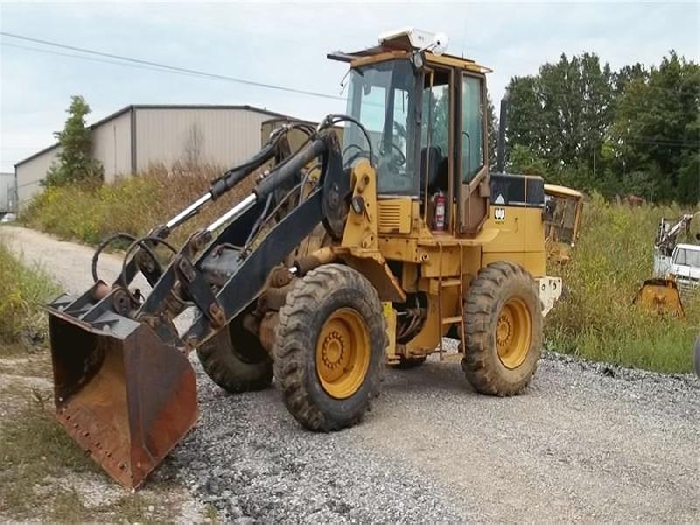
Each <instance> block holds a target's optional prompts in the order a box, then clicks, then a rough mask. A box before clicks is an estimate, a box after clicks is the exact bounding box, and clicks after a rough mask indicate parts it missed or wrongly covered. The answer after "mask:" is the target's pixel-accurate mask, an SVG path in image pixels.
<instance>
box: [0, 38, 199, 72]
mask: <svg viewBox="0 0 700 525" xmlns="http://www.w3.org/2000/svg"><path fill="white" fill-rule="evenodd" d="M0 46H2V47H14V48H17V49H24V50H26V51H35V52H37V53H45V54H47V55H55V56H62V57H67V58H75V59H78V60H89V61H91V62H101V63H103V64H113V65H115V66H123V67H133V68H138V69H146V70H148V71H160V72H162V73H170V71H167V70H163V69H161V68H156V67H152V66H145V65H141V64H131V63H128V62H118V61H116V60H108V59H106V58H98V57H86V56H82V55H76V54H75V53H62V52H61V51H54V50H51V49H41V48H38V47H29V46H23V45H21V44H10V43H9V42H0ZM172 73H176V74H182V75H187V76H191V77H196V78H201V77H200V76H199V75H191V74H187V73H178V72H175V71H172Z"/></svg>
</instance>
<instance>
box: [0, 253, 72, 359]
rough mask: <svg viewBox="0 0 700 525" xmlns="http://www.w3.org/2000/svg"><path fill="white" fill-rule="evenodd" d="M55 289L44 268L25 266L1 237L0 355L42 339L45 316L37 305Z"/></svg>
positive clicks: (50, 295) (52, 293)
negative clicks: (42, 269)
mask: <svg viewBox="0 0 700 525" xmlns="http://www.w3.org/2000/svg"><path fill="white" fill-rule="evenodd" d="M58 293H59V289H58V287H57V286H56V285H55V284H54V283H53V282H52V281H51V280H50V279H49V278H48V276H47V275H46V274H45V273H44V272H42V271H41V270H39V269H38V268H28V267H26V266H24V265H23V264H22V263H21V262H20V261H19V259H17V258H16V257H15V256H14V255H13V254H12V253H11V252H10V249H9V248H8V246H7V245H6V244H5V243H3V242H2V241H0V356H16V355H19V354H21V353H26V352H25V350H24V349H23V348H22V343H25V344H26V343H27V340H35V339H36V340H41V334H43V333H45V331H46V329H47V319H46V316H45V315H44V312H43V311H42V310H41V307H40V306H41V304H43V303H44V302H45V301H46V300H47V299H49V298H50V297H52V296H55V295H57V294H58ZM36 334H38V335H39V337H35V335H36Z"/></svg>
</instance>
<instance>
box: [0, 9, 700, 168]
mask: <svg viewBox="0 0 700 525" xmlns="http://www.w3.org/2000/svg"><path fill="white" fill-rule="evenodd" d="M406 26H412V27H415V28H417V29H421V30H425V31H431V32H444V33H446V34H447V36H448V38H449V44H448V50H447V52H448V53H450V54H454V55H458V56H465V57H468V58H472V59H475V60H476V61H477V62H479V63H480V64H483V65H486V66H488V67H490V68H491V69H492V70H493V72H492V73H490V74H489V75H488V77H487V81H488V88H489V93H490V96H491V100H492V101H493V102H494V103H495V104H497V103H498V101H499V100H500V98H501V97H502V95H503V89H504V87H505V85H507V83H508V82H509V80H510V79H511V78H512V77H513V76H524V75H530V74H536V73H537V71H538V68H539V66H540V65H542V64H543V63H546V62H554V61H557V60H558V58H559V56H560V55H561V53H566V54H567V56H571V55H574V54H580V53H583V52H586V51H588V52H593V53H596V54H597V55H598V56H599V57H600V59H601V61H602V62H608V63H609V64H610V66H611V67H612V68H613V69H617V68H619V67H621V66H623V65H625V64H632V63H637V62H640V63H642V64H645V65H647V66H651V65H654V64H658V63H659V62H660V61H661V59H662V57H664V56H667V55H668V54H669V51H670V50H672V49H675V50H676V51H677V52H678V53H679V54H680V55H683V56H685V57H686V58H687V59H692V60H694V61H696V62H700V2H698V1H684V2H675V3H674V2H660V1H657V2H651V3H643V2H610V1H605V2H604V1H589V2H582V3H577V2H539V3H535V2H510V3H502V2H471V3H467V2H422V3H418V2H401V3H388V2H371V3H359V2H340V1H334V2H330V1H329V2H264V1H258V2H233V1H229V2H194V1H189V2H133V1H122V2H114V3H110V2H43V3H38V2H28V1H25V2H5V1H1V2H0V31H2V32H6V33H12V34H14V35H20V36H23V37H29V38H38V39H42V40H46V41H50V42H55V43H59V44H64V45H69V46H76V47H81V48H85V49H91V50H95V51H100V52H105V53H111V54H115V55H121V56H127V57H131V58H136V59H140V60H147V61H150V62H157V63H161V64H166V65H169V66H176V67H181V68H187V69H196V70H198V71H204V72H207V73H212V74H217V75H224V76H228V77H234V78H239V79H245V80H252V81H257V82H262V83H266V84H271V85H277V86H282V87H289V88H294V89H299V90H304V91H312V92H316V93H324V94H328V95H332V96H341V95H344V94H346V93H341V81H342V80H343V76H344V75H345V73H346V72H347V65H346V64H344V63H341V62H336V61H330V60H328V59H327V58H326V54H327V53H329V52H332V51H338V50H343V51H356V50H360V49H363V48H366V47H370V46H373V45H375V44H376V43H377V37H378V36H379V34H380V33H382V32H384V31H388V30H392V29H398V28H403V27H406ZM19 46H21V47H19ZM47 51H50V52H51V53H48V52H47ZM55 53H63V54H64V55H57V54H55ZM66 54H67V55H71V56H65V55H66ZM75 55H80V56H81V57H83V58H76V57H75ZM86 57H88V58H90V59H89V60H88V59H85V58H86ZM95 58H96V57H95V56H94V55H93V56H92V57H91V56H90V55H86V54H81V53H78V52H76V51H69V50H66V49H59V48H56V47H50V46H47V45H44V44H38V43H32V42H28V41H25V40H19V39H16V38H11V37H8V36H0V171H13V170H14V164H15V163H16V162H18V161H20V160H22V159H24V158H26V157H28V156H29V155H31V154H33V153H35V152H36V151H38V150H40V149H42V148H44V147H47V146H50V145H52V144H54V143H55V138H54V135H53V133H54V132H56V131H58V130H60V129H61V128H62V127H63V123H64V121H65V119H66V117H67V115H66V113H65V110H66V108H67V107H68V105H69V103H70V97H71V95H77V94H80V95H82V96H83V97H84V98H85V100H86V101H87V103H88V104H89V105H90V107H91V108H92V113H91V114H90V115H88V118H87V121H88V124H91V123H93V122H96V121H97V120H99V119H101V118H103V117H105V116H107V115H110V114H112V113H114V112H116V111H118V110H119V109H121V108H123V107H125V106H128V105H130V104H221V105H228V104H231V105H238V104H241V105H251V106H257V107H261V108H266V109H269V110H271V111H276V112H279V113H284V114H288V115H292V116H295V117H299V118H302V119H308V120H313V121H318V120H319V119H321V118H322V117H323V116H325V115H326V114H328V113H337V112H344V111H345V103H344V102H343V101H342V100H336V99H333V98H323V97H318V96H311V95H304V94H295V93H289V92H285V91H281V90H275V89H267V88H261V87H254V86H250V85H245V84H242V83H237V82H232V81H224V80H218V79H213V78H208V77H207V78H203V77H195V76H192V75H183V74H175V73H172V72H166V71H163V70H158V71H154V70H152V69H147V68H144V67H131V66H125V65H123V63H120V64H116V63H105V62H101V61H98V60H95ZM105 60H108V59H105Z"/></svg>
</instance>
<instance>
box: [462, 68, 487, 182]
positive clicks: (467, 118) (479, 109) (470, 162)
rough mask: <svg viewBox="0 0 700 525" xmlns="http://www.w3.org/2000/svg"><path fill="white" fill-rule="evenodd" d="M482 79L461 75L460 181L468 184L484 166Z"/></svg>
mask: <svg viewBox="0 0 700 525" xmlns="http://www.w3.org/2000/svg"><path fill="white" fill-rule="evenodd" d="M483 100H484V98H483V80H482V79H481V78H478V77H472V76H466V75H465V76H464V77H462V183H464V184H468V183H469V182H470V181H471V180H472V179H473V178H474V176H475V175H476V174H477V173H478V172H479V171H480V170H481V169H482V168H483V167H484V137H483V130H484V113H485V111H484V103H483Z"/></svg>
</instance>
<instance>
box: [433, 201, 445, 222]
mask: <svg viewBox="0 0 700 525" xmlns="http://www.w3.org/2000/svg"><path fill="white" fill-rule="evenodd" d="M433 202H434V203H435V217H434V218H433V231H437V232H442V231H445V194H444V193H442V191H438V192H437V193H435V195H434V196H433Z"/></svg>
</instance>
